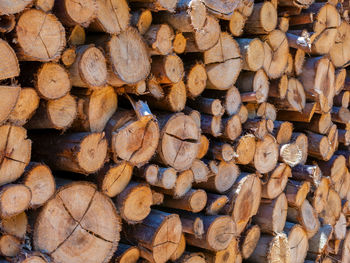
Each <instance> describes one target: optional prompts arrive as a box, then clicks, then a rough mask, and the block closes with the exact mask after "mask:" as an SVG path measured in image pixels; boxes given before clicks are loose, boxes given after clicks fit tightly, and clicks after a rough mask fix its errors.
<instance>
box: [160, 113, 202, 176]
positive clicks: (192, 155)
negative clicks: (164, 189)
mask: <svg viewBox="0 0 350 263" xmlns="http://www.w3.org/2000/svg"><path fill="white" fill-rule="evenodd" d="M157 119H158V121H159V126H160V128H161V136H160V142H159V145H158V154H159V157H160V159H161V161H162V162H163V163H164V164H166V165H170V166H172V167H174V168H175V169H176V170H178V171H184V170H186V169H189V168H190V167H191V165H192V163H193V161H194V159H196V156H197V153H198V146H197V144H198V142H199V139H200V130H199V127H198V126H197V124H196V122H195V121H194V120H193V119H192V118H191V117H190V116H186V115H184V114H183V113H177V114H174V115H169V114H163V115H160V114H157Z"/></svg>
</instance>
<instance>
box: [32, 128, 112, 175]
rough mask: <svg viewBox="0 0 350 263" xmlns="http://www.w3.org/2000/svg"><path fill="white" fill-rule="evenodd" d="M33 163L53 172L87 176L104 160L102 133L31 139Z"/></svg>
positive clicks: (104, 151) (104, 150)
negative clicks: (41, 162) (46, 167)
mask: <svg viewBox="0 0 350 263" xmlns="http://www.w3.org/2000/svg"><path fill="white" fill-rule="evenodd" d="M31 139H32V140H33V141H34V143H33V151H34V153H35V154H36V157H37V158H36V160H43V161H44V162H45V163H46V164H48V165H49V166H50V167H51V168H52V169H54V170H63V171H70V172H75V173H80V174H90V173H94V172H96V171H97V170H99V169H100V168H101V167H102V166H103V164H104V162H105V159H106V155H107V140H106V139H105V137H104V133H73V134H64V135H57V134H54V133H52V134H47V135H46V136H45V137H43V136H40V135H39V134H38V135H36V136H32V138H31Z"/></svg>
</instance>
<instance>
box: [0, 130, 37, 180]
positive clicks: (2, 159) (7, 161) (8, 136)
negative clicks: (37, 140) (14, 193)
mask: <svg viewBox="0 0 350 263" xmlns="http://www.w3.org/2000/svg"><path fill="white" fill-rule="evenodd" d="M0 138H1V139H0V141H1V146H0V152H1V155H0V178H1V180H0V185H5V184H8V183H11V182H14V181H16V180H17V179H18V178H19V177H20V176H21V175H22V173H23V172H24V169H25V167H26V166H27V165H28V163H29V161H30V157H31V148H32V147H31V144H32V143H31V140H29V139H27V131H26V130H25V129H24V128H22V127H18V126H11V125H4V126H1V127H0Z"/></svg>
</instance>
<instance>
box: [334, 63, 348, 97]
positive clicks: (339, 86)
mask: <svg viewBox="0 0 350 263" xmlns="http://www.w3.org/2000/svg"><path fill="white" fill-rule="evenodd" d="M345 79H346V70H345V69H344V68H341V69H338V70H336V71H335V80H334V85H335V88H334V90H335V91H334V93H335V95H337V94H339V93H340V92H341V91H342V90H343V88H344V86H345Z"/></svg>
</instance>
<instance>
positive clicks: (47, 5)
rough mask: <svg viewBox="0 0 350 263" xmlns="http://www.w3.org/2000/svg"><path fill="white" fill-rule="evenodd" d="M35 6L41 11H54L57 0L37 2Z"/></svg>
mask: <svg viewBox="0 0 350 263" xmlns="http://www.w3.org/2000/svg"><path fill="white" fill-rule="evenodd" d="M34 4H35V6H36V8H38V9H41V10H43V11H44V12H49V11H51V10H52V8H53V6H54V4H55V0H35V1H34Z"/></svg>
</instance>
